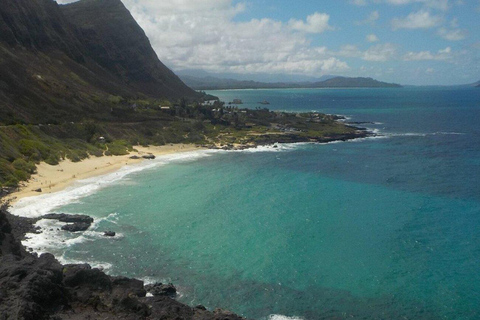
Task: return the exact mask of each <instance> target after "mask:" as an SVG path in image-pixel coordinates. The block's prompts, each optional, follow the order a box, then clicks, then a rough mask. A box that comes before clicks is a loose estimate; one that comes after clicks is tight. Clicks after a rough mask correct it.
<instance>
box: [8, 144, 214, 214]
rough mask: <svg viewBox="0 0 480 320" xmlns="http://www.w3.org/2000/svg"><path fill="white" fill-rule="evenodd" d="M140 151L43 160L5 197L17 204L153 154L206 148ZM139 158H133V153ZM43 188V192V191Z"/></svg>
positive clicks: (178, 146)
mask: <svg viewBox="0 0 480 320" xmlns="http://www.w3.org/2000/svg"><path fill="white" fill-rule="evenodd" d="M134 149H135V150H137V151H132V152H130V153H129V154H127V155H122V156H102V157H95V156H91V157H89V158H87V159H83V160H82V161H79V162H72V161H70V160H64V161H62V162H60V163H59V164H58V165H53V166H52V165H49V164H47V163H45V162H41V163H40V164H38V165H37V173H35V174H33V175H32V176H31V178H30V179H29V180H28V181H24V182H22V186H20V187H19V188H18V189H17V190H15V191H13V192H12V193H10V194H8V195H6V196H5V197H4V198H3V199H2V200H3V201H5V202H7V203H9V204H10V205H14V204H15V203H17V202H18V201H19V200H21V199H23V198H28V197H33V196H39V195H42V194H51V193H55V192H59V191H62V190H64V189H66V188H67V187H69V186H71V185H72V184H73V183H75V182H76V181H79V180H84V179H88V178H93V177H97V176H101V175H105V174H109V173H112V172H115V171H117V170H119V169H121V168H122V167H123V166H126V165H131V164H136V163H140V162H143V161H148V160H147V159H144V158H142V156H144V155H149V154H152V155H154V156H155V157H158V156H163V155H172V154H177V153H183V152H190V151H195V150H204V149H205V148H202V147H199V146H197V145H194V144H173V145H165V146H148V147H142V146H134ZM135 155H136V156H138V158H136V159H135V158H134V159H132V158H131V157H132V156H135ZM40 190H41V191H40Z"/></svg>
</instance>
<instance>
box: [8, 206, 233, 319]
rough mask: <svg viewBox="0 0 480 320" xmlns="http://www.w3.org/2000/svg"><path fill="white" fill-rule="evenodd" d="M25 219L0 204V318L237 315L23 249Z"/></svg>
mask: <svg viewBox="0 0 480 320" xmlns="http://www.w3.org/2000/svg"><path fill="white" fill-rule="evenodd" d="M31 222H32V221H29V220H28V219H23V218H18V217H14V216H11V215H10V214H9V213H8V212H7V210H6V206H2V207H1V208H0V319H5V320H6V319H27V320H28V319H32V320H42V319H132V320H133V319H199V320H208V319H215V320H220V319H221V320H239V319H242V318H241V317H239V316H237V315H235V314H233V313H230V312H228V311H225V310H221V309H216V310H215V311H213V312H211V311H208V310H206V309H205V307H203V306H196V307H190V306H187V305H184V304H182V303H180V302H178V301H176V300H174V299H172V298H171V296H173V295H174V294H175V288H174V287H173V286H172V285H162V284H158V285H152V286H149V287H147V289H149V290H150V291H152V294H151V295H153V296H152V297H147V291H146V288H145V286H144V284H143V282H142V281H140V280H136V279H129V278H125V277H111V276H108V275H106V274H105V273H103V272H102V271H101V270H99V269H95V268H91V267H90V266H89V265H88V264H81V265H62V264H60V263H59V262H58V261H57V260H56V259H55V257H54V256H53V255H51V254H42V255H41V256H40V257H37V256H36V255H33V254H30V253H28V252H26V250H25V248H24V247H23V246H22V245H21V244H20V242H19V237H21V236H22V234H24V233H25V232H26V231H29V230H30V228H31Z"/></svg>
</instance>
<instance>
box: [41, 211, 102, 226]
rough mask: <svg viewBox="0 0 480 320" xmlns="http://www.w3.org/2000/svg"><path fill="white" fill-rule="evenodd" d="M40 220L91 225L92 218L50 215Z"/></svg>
mask: <svg viewBox="0 0 480 320" xmlns="http://www.w3.org/2000/svg"><path fill="white" fill-rule="evenodd" d="M42 219H53V220H58V221H60V222H78V223H88V224H91V223H93V218H92V217H90V216H87V215H83V214H65V213H50V214H46V215H43V216H42Z"/></svg>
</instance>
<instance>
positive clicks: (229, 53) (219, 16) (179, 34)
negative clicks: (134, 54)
mask: <svg viewBox="0 0 480 320" xmlns="http://www.w3.org/2000/svg"><path fill="white" fill-rule="evenodd" d="M123 2H124V4H125V6H126V7H127V8H128V9H129V10H130V12H131V13H132V15H133V16H134V18H135V19H136V20H137V22H138V24H139V25H140V26H141V27H142V28H143V29H144V30H145V33H146V34H147V36H148V37H149V39H150V42H151V43H152V46H153V48H154V49H155V51H156V52H157V55H158V57H159V58H160V60H161V61H162V62H163V63H165V64H166V65H168V66H169V67H171V68H173V69H175V70H181V69H203V70H206V71H211V72H236V73H296V74H305V75H315V76H317V75H321V74H324V73H342V72H344V71H346V70H348V69H349V66H348V65H347V63H346V62H344V61H341V60H339V59H338V58H336V57H334V56H332V55H331V54H329V53H328V52H327V50H326V48H324V47H313V46H312V45H311V41H310V39H309V38H308V34H311V33H321V32H324V31H326V30H331V29H332V27H331V26H330V25H329V19H330V17H329V15H328V14H325V13H314V14H312V15H310V16H308V17H306V19H305V20H290V21H289V22H288V23H283V22H281V21H277V20H273V19H252V20H249V21H244V22H236V21H234V20H235V19H234V18H235V16H236V15H238V14H239V13H240V12H242V11H243V10H245V4H243V3H239V4H236V5H235V4H234V3H233V1H232V0H202V1H197V0H170V1H157V0H142V1H137V0H123Z"/></svg>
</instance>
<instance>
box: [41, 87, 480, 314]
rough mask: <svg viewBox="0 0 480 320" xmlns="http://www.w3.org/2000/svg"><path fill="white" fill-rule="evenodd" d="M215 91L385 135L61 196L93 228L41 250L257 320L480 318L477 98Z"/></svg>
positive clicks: (213, 162)
mask: <svg viewBox="0 0 480 320" xmlns="http://www.w3.org/2000/svg"><path fill="white" fill-rule="evenodd" d="M209 93H212V94H215V95H218V96H220V97H221V98H222V99H223V100H225V101H231V100H233V99H234V98H239V99H242V100H243V101H244V102H245V106H248V107H252V108H255V107H257V106H260V105H258V104H257V101H263V100H268V101H270V103H271V104H270V105H269V106H268V107H269V108H271V109H276V110H291V111H305V110H316V111H322V112H326V113H334V114H343V115H345V116H347V117H349V118H350V119H351V121H360V122H363V121H367V122H369V123H365V124H361V125H362V126H366V127H369V128H370V129H372V130H377V131H378V132H379V133H380V134H381V137H378V138H375V139H365V140H358V141H354V142H346V143H333V144H326V145H319V144H300V145H283V146H281V147H280V148H276V149H274V148H270V149H268V148H267V149H260V150H256V151H245V152H197V153H192V154H188V155H185V156H184V157H182V159H172V158H168V157H165V158H161V159H157V160H156V161H157V162H151V163H150V168H143V169H142V168H137V169H138V170H137V169H136V170H132V171H135V172H132V173H130V174H128V175H126V176H124V177H123V176H122V177H123V178H122V179H112V182H111V183H106V184H105V185H102V186H101V188H97V189H95V188H91V190H93V191H94V192H93V191H92V192H87V191H86V192H84V193H82V196H76V197H73V196H72V192H74V191H70V193H68V192H67V193H65V194H64V195H63V197H65V198H66V199H67V200H68V199H71V200H69V201H66V203H67V204H66V205H64V206H63V207H61V208H56V209H55V210H54V211H57V212H58V211H62V212H70V213H84V214H89V215H92V216H94V217H96V218H97V221H98V222H97V224H96V225H95V226H94V230H93V231H92V232H89V233H86V234H84V235H82V236H81V237H72V236H67V235H64V234H57V235H58V236H59V237H60V238H58V239H63V240H61V241H65V238H64V237H65V236H67V237H68V239H67V240H66V242H63V245H62V242H61V241H60V242H55V241H53V240H51V241H45V242H42V248H37V249H41V250H40V251H50V252H53V253H54V254H56V255H57V256H59V257H61V258H62V259H63V260H64V261H90V262H93V263H94V264H98V265H103V266H104V267H105V268H106V269H107V271H108V272H109V273H111V274H115V275H126V276H135V277H140V278H143V279H145V280H147V281H171V282H173V283H174V284H176V285H177V286H178V288H179V290H180V292H181V297H180V298H179V299H180V300H181V301H184V302H186V303H189V304H192V305H196V304H204V305H206V306H207V307H208V308H215V307H218V306H221V307H223V308H227V309H229V310H231V311H234V312H237V313H241V314H243V315H244V316H246V317H249V318H255V319H262V318H266V317H268V316H269V315H272V314H281V315H285V316H296V317H301V318H304V319H347V318H348V319H350V318H354V319H478V318H480V310H479V307H478V306H479V305H480V273H479V272H478V270H479V267H480V236H479V228H480V183H479V178H480V161H479V159H480V138H479V137H480V135H479V134H480V130H479V129H478V128H479V127H478V123H479V121H480V90H475V89H455V90H454V89H441V88H440V89H431V88H429V89H425V88H420V89H419V88H403V89H380V90H379V89H354V90H352V89H350V90H307V89H303V90H299V89H296V90H245V91H215V92H209ZM262 107H263V106H262ZM140 169H142V170H140ZM104 180H105V179H104ZM106 180H108V179H106ZM95 183H96V182H95V181H90V182H86V183H85V184H84V185H83V188H86V189H88V187H89V186H90V187H91V186H92V185H94V184H95ZM77 193H78V194H80V193H81V192H77ZM69 197H71V198H69ZM45 201H46V200H44V202H43V203H45ZM39 203H42V202H41V201H40V202H39ZM36 205H37V207H38V206H39V204H38V203H37V204H36ZM104 230H113V231H116V232H117V233H119V236H118V237H116V238H114V239H105V238H103V237H102V236H101V232H102V231H104ZM43 236H45V235H43ZM52 237H55V236H54V235H52ZM62 237H63V238H62ZM52 239H53V238H52ZM55 239H57V238H55ZM58 239H57V240H58Z"/></svg>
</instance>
